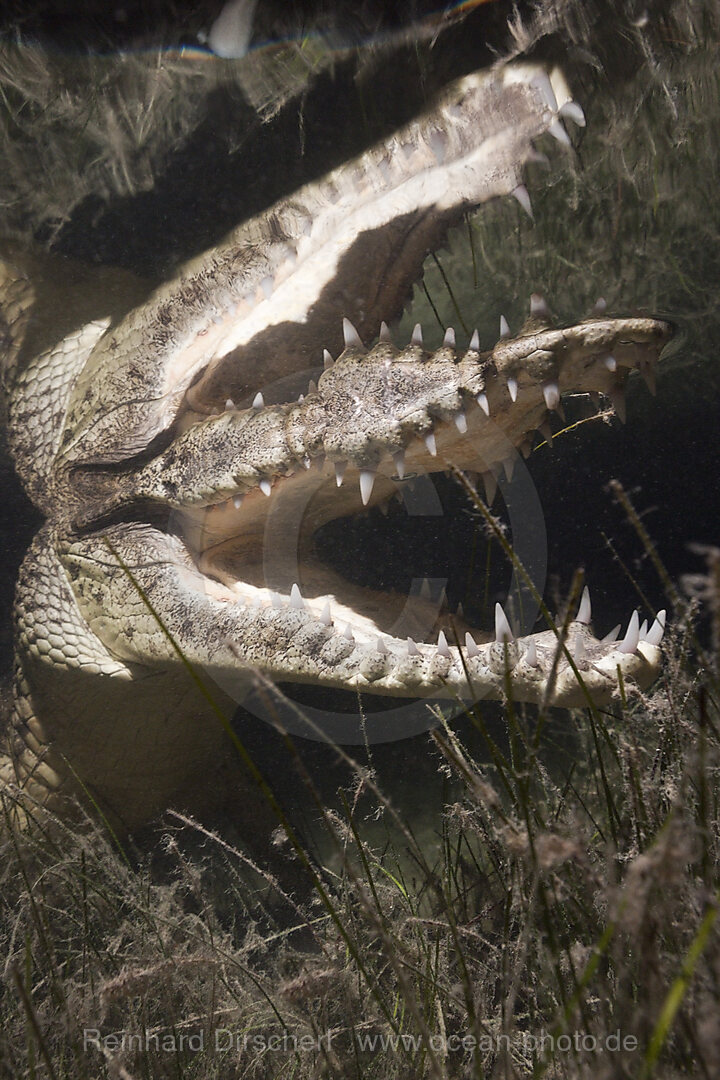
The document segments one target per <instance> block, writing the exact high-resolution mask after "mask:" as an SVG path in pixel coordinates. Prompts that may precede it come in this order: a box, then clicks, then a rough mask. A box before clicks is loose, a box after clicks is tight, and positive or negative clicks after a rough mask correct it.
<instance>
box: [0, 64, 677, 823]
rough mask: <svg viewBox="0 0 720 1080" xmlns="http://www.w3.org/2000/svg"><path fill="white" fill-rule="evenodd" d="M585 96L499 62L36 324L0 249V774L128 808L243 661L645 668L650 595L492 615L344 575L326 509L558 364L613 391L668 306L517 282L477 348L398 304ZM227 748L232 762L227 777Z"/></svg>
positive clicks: (531, 405)
mask: <svg viewBox="0 0 720 1080" xmlns="http://www.w3.org/2000/svg"><path fill="white" fill-rule="evenodd" d="M565 120H569V121H570V122H574V123H575V124H578V125H582V124H584V116H583V113H582V110H581V108H580V106H579V105H578V104H577V103H575V102H574V101H573V100H572V99H571V95H570V93H569V90H568V88H567V85H566V83H565V81H564V79H563V77H562V74H561V73H560V72H559V71H558V70H557V69H553V70H548V69H547V68H545V67H544V66H542V65H539V64H528V63H524V64H523V63H514V64H505V65H498V66H497V67H495V68H493V69H491V70H485V71H482V72H476V73H473V74H471V75H467V76H465V77H463V78H462V79H460V80H459V81H457V82H455V83H453V84H452V85H450V86H449V87H448V88H447V89H446V90H445V91H444V92H443V94H442V96H441V97H440V98H439V100H438V101H437V102H436V103H435V104H434V105H433V107H432V108H429V109H428V110H427V111H426V112H425V113H423V114H422V115H420V116H418V117H416V118H415V119H413V120H412V121H411V122H410V123H409V124H407V125H406V126H404V127H402V128H400V129H399V130H397V131H396V132H394V133H393V134H392V135H391V136H390V137H389V138H387V139H385V140H384V141H383V142H381V143H379V144H377V145H375V146H373V147H372V148H370V149H369V150H367V151H365V152H364V153H363V154H361V155H360V156H359V157H357V158H355V159H354V160H352V161H349V162H346V163H344V164H343V165H341V166H340V167H338V168H337V169H335V170H334V171H332V172H331V173H329V174H328V175H326V176H325V177H323V178H322V179H321V180H319V181H316V182H313V183H311V184H308V185H307V186H305V187H304V188H302V189H301V190H299V191H298V192H296V193H295V194H294V195H292V196H291V197H290V198H287V199H284V200H282V201H280V202H278V203H276V204H275V205H273V206H271V207H270V208H269V209H268V210H267V211H266V212H264V213H263V214H261V215H260V216H258V217H255V218H253V219H251V220H249V221H246V222H244V223H243V224H241V225H239V226H238V227H236V228H235V229H234V230H233V231H232V232H231V233H230V234H229V235H228V236H227V237H226V238H225V239H224V240H223V241H222V242H221V243H219V244H218V245H216V246H214V247H213V248H212V249H211V250H210V251H208V252H207V253H205V254H204V255H202V256H199V257H196V258H194V259H193V260H191V261H189V262H188V263H186V264H184V265H183V266H182V267H181V268H180V270H179V271H177V272H176V273H175V274H174V275H173V276H172V278H171V279H170V280H169V281H167V282H165V283H164V284H162V285H160V286H159V287H157V288H156V289H155V290H154V291H153V292H151V293H150V295H149V296H147V297H146V298H145V299H144V300H143V301H142V302H141V303H139V304H138V305H136V306H134V307H132V308H131V310H129V311H128V312H126V313H125V314H123V315H121V316H118V315H116V314H108V313H107V311H105V312H102V311H100V312H99V313H98V317H96V318H93V319H90V320H88V321H86V322H84V323H83V325H78V326H75V327H73V328H72V329H71V330H69V331H68V332H67V333H66V334H64V336H62V338H61V340H59V341H57V340H55V341H51V342H50V343H49V344H47V345H46V346H45V347H44V348H42V349H38V347H37V345H36V344H32V342H33V334H32V330H33V325H34V323H33V319H34V317H35V315H34V303H35V291H34V287H33V282H32V280H31V279H32V275H31V274H29V273H28V271H27V270H26V268H25V264H24V263H23V260H22V258H21V257H16V258H13V257H12V256H10V257H6V258H5V259H4V261H3V262H2V263H0V300H1V301H2V304H1V311H2V315H1V316H0V341H2V342H3V380H4V388H5V392H6V397H7V415H8V430H9V434H8V441H9V446H10V450H11V453H12V456H13V458H14V462H15V466H16V469H17V472H18V474H19V476H20V478H21V480H22V482H23V484H24V486H25V488H26V490H27V492H28V494H29V496H30V497H31V499H32V500H33V502H34V503H35V504H36V505H37V507H38V508H39V509H40V510H41V511H42V513H43V515H44V517H45V524H44V525H43V526H42V528H41V529H40V531H39V532H38V534H37V535H36V537H35V539H34V541H33V543H32V545H31V548H30V550H29V552H28V553H27V556H26V558H25V561H24V563H23V565H22V568H21V570H20V574H19V580H18V584H17V592H16V602H15V614H14V620H15V657H16V659H15V676H14V693H13V703H14V706H13V719H12V723H11V725H10V734H9V736H8V739H7V744H6V748H5V754H4V757H3V777H4V780H5V783H6V784H8V785H15V786H16V788H17V787H18V786H19V788H21V789H22V790H23V791H24V792H26V793H27V794H28V795H29V797H30V798H31V799H33V800H36V801H37V802H39V803H41V804H43V805H48V806H51V807H53V808H62V807H64V806H67V805H69V803H70V802H71V801H72V800H73V799H74V798H75V797H77V796H78V795H80V796H81V797H82V798H84V799H85V800H86V801H87V799H88V798H90V800H91V801H93V802H94V803H96V804H98V805H99V806H100V807H101V808H102V810H103V812H104V813H106V814H108V815H110V816H111V817H112V818H113V820H115V821H119V822H121V823H122V824H123V825H124V826H125V827H127V828H130V829H132V828H135V827H137V826H138V825H140V824H142V823H144V822H146V821H148V820H149V819H151V818H152V817H153V815H155V814H157V813H158V812H159V811H161V810H162V809H163V808H165V807H167V806H168V805H171V804H177V803H179V802H186V801H187V799H188V795H187V793H188V792H190V791H191V790H192V791H194V792H196V793H198V792H200V793H201V796H202V795H205V796H208V797H209V796H210V794H211V790H214V789H215V788H216V787H218V786H219V785H220V784H221V783H227V782H228V781H227V777H225V775H224V773H223V768H222V767H220V766H218V762H219V761H222V760H224V759H226V758H227V756H228V750H227V744H226V743H224V741H223V740H224V739H225V738H226V734H225V730H224V727H223V725H222V723H221V722H220V721H219V720H218V718H217V716H216V715H215V714H214V713H213V712H212V711H211V710H210V709H209V706H208V703H207V700H206V698H205V696H204V693H203V692H202V689H201V688H199V686H198V684H197V682H196V681H195V680H194V678H193V676H192V674H191V671H190V670H189V668H188V667H187V666H186V663H185V662H186V661H187V663H188V664H189V665H190V666H191V667H194V668H195V669H196V670H199V671H200V672H201V674H202V675H203V676H204V677H205V678H206V679H208V680H210V682H211V683H212V685H213V691H214V692H215V693H216V696H217V699H218V700H219V701H220V702H221V703H223V704H224V705H226V706H229V705H230V704H232V703H234V702H237V701H240V700H242V697H243V694H244V693H246V692H247V690H248V688H251V687H253V686H255V685H257V680H258V678H263V679H267V680H271V681H272V682H274V683H282V682H289V681H290V682H293V683H309V684H313V685H318V686H326V687H337V688H340V689H351V690H353V691H357V692H359V693H361V694H374V695H384V696H387V697H401V698H420V699H422V698H442V697H452V698H459V699H462V700H468V699H470V700H472V699H477V698H478V697H480V696H483V695H484V696H490V697H496V698H502V697H503V696H505V695H506V694H508V693H509V694H511V695H512V697H513V698H514V699H515V700H517V701H519V702H529V703H545V704H548V705H556V706H563V707H576V706H583V705H586V704H588V703H593V702H594V703H605V702H608V701H610V700H611V698H612V697H613V695H614V694H616V693H617V689H618V680H619V679H622V681H623V683H624V685H625V686H626V687H630V686H632V685H636V686H638V687H646V686H648V685H649V684H650V683H651V682H652V680H653V679H654V678H655V677H656V676H657V673H658V671H659V669H660V664H661V654H660V648H659V647H660V643H661V639H662V635H663V628H664V623H665V614H664V612H660V613H658V615H657V618H656V619H655V621H654V623H653V624H652V625H651V626H650V627H648V625H647V623H643V624H642V626H641V625H640V623H639V618H638V615H637V613H633V615H632V617H631V618H630V621H629V624H628V626H627V630H626V632H625V633H624V635H623V636H622V637H620V636H619V635H618V634H617V632H615V634H611V635H609V636H608V637H607V638H606V639H604V640H602V641H601V640H598V639H597V638H596V637H595V636H594V634H593V632H592V630H591V628H590V600H589V594H588V593H587V590H585V592H584V593H583V596H582V599H581V601H580V605H579V610H578V611H577V615H576V616H575V617H574V618H573V619H571V620H566V625H565V627H564V633H563V631H560V632H559V631H558V630H557V628H555V627H552V626H551V627H550V628H548V629H544V630H541V631H539V632H536V633H528V634H525V635H516V633H514V631H513V628H512V627H511V623H510V619H509V618H508V615H507V613H506V612H505V611H503V609H502V608H501V607H500V606H499V605H498V607H497V608H496V626H495V635H494V637H492V635H491V638H492V639H491V640H489V641H488V640H486V635H485V634H483V632H482V631H480V630H479V629H478V628H477V627H474V626H471V625H469V624H467V623H465V622H463V620H462V618H461V617H460V615H459V613H458V615H457V616H456V617H455V618H454V619H451V620H448V618H447V617H446V616H443V615H442V614H439V613H438V611H437V609H436V607H435V606H434V605H433V604H431V603H430V602H429V601H427V602H424V601H423V600H422V598H420V599H419V600H418V603H416V604H413V605H412V610H411V611H410V609H409V607H408V605H405V606H403V602H402V598H399V600H398V598H397V597H394V596H392V595H390V594H386V593H383V592H381V591H379V590H371V589H367V588H361V587H359V586H357V585H356V584H354V583H352V582H350V581H347V580H344V579H343V578H342V577H341V576H340V575H339V574H338V573H336V572H335V571H333V570H331V569H330V568H329V567H328V566H326V565H324V564H323V562H322V561H321V559H320V558H319V556H318V554H317V552H316V550H315V548H314V547H313V536H314V534H315V533H316V532H317V530H318V529H319V528H320V527H321V526H323V525H324V524H326V523H327V522H329V521H332V520H334V519H337V518H339V517H347V516H350V515H354V514H356V513H358V512H362V511H363V509H367V508H370V507H374V506H381V507H382V506H384V505H385V504H386V503H387V501H388V500H389V499H390V498H392V497H394V496H395V495H396V494H397V492H398V490H399V489H401V487H402V484H403V483H404V482H405V481H406V479H407V478H408V477H409V476H411V475H417V474H428V473H434V472H439V471H446V470H448V469H450V468H452V469H454V470H457V471H459V472H463V473H466V474H468V475H471V476H472V475H479V474H482V475H483V476H484V477H485V480H486V482H487V484H488V486H489V487H491V486H492V484H493V482H494V480H493V478H494V476H495V474H496V472H497V470H498V468H499V467H500V465H501V463H502V462H506V461H508V460H509V459H512V458H513V456H514V454H515V452H516V451H515V448H517V447H522V446H526V445H527V444H528V442H529V440H531V439H532V438H533V436H534V433H535V432H536V430H537V429H540V430H543V429H546V425H547V421H548V417H549V416H550V414H551V413H552V412H554V411H556V410H559V409H561V407H562V406H561V396H562V395H563V394H565V393H568V392H574V393H586V394H600V395H605V397H606V398H607V399H608V401H609V402H610V403H614V406H615V408H616V411H618V412H621V410H622V407H623V405H622V403H623V396H622V394H623V384H624V381H625V379H626V378H627V375H628V373H629V372H630V371H631V370H632V369H639V370H640V371H641V372H643V373H644V374H646V375H648V376H650V373H652V372H653V370H654V365H655V362H656V361H657V360H658V358H659V357H660V355H661V353H662V351H663V349H664V347H665V345H666V344H667V342H668V341H669V339H670V337H671V335H672V328H671V326H670V325H669V324H668V323H667V322H664V321H662V320H659V319H655V318H650V317H645V316H643V317H640V316H637V317H624V318H613V317H610V316H609V315H608V314H607V313H606V312H602V311H600V310H598V311H596V312H595V313H594V314H593V315H592V316H591V317H589V318H588V319H586V320H585V321H584V322H582V323H579V324H578V325H575V326H571V327H565V328H558V327H556V326H554V325H553V324H552V323H551V322H550V320H549V317H548V314H547V311H546V308H545V305H544V302H543V301H542V300H541V299H540V298H539V297H537V296H536V297H533V301H532V305H531V312H530V317H529V319H528V321H527V322H526V324H525V325H524V327H523V328H522V329H521V331H520V332H519V333H518V334H517V335H516V336H514V337H513V336H511V335H510V333H509V330H508V327H507V325H506V323H505V321H504V320H501V335H500V338H499V340H498V341H497V343H496V344H495V345H494V347H493V348H492V349H490V350H483V349H482V348H481V345H480V341H479V337H478V334H477V332H475V333H473V334H472V336H471V337H470V338H469V341H468V342H467V344H464V345H461V344H459V343H458V341H457V340H456V335H455V332H454V330H453V329H452V328H447V330H446V332H445V336H444V339H443V342H442V345H441V347H440V348H439V349H436V350H434V351H429V350H427V349H426V348H425V346H424V343H423V335H422V330H421V328H420V327H419V326H418V327H416V329H415V331H414V332H413V334H412V338H411V340H410V341H409V343H408V344H407V345H404V346H403V347H398V346H396V345H395V344H394V343H393V341H392V339H391V335H390V331H389V330H388V323H390V322H391V321H392V320H393V319H394V318H395V317H396V316H397V315H398V314H399V313H400V312H401V311H402V308H403V305H404V303H405V301H406V299H407V296H408V293H409V292H410V291H411V289H412V285H413V283H414V282H415V281H416V280H417V278H418V277H419V275H420V274H421V271H422V264H423V260H424V258H425V257H426V255H427V253H428V252H429V251H431V250H435V249H437V247H438V246H439V245H440V244H441V243H442V242H443V241H444V239H445V237H446V235H447V232H448V230H449V229H450V227H451V226H453V225H455V224H457V223H458V222H459V221H461V220H462V218H463V216H464V215H466V214H467V213H468V211H470V210H472V209H474V208H476V207H477V206H478V205H480V204H481V203H483V202H485V201H487V200H489V199H493V198H498V197H502V196H511V195H512V196H514V197H515V198H516V199H517V200H518V202H519V203H520V205H521V206H522V207H523V209H524V210H525V211H526V212H527V213H529V214H530V215H531V216H532V206H531V204H530V199H529V195H528V192H527V189H526V187H525V185H524V184H523V176H522V170H523V166H524V164H525V163H526V162H527V161H528V160H529V159H532V158H533V157H535V156H537V154H538V151H537V150H536V149H535V142H536V141H537V140H538V139H539V138H540V137H541V136H543V135H544V134H545V133H549V134H550V135H551V136H554V137H555V139H557V140H558V142H560V143H563V144H565V145H567V144H568V143H569V141H570V140H569V136H568V134H567V130H566V128H565V126H564V123H563V121H565ZM221 776H222V777H223V779H222V780H221V779H220V777H221Z"/></svg>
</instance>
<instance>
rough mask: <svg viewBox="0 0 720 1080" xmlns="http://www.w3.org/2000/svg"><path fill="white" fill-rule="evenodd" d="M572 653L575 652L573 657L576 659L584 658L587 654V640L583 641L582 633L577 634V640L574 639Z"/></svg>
mask: <svg viewBox="0 0 720 1080" xmlns="http://www.w3.org/2000/svg"><path fill="white" fill-rule="evenodd" d="M572 654H573V658H574V659H575V660H584V659H585V657H586V656H587V650H586V648H585V642H584V641H583V639H582V637H581V636H580V634H576V635H575V640H574V641H573V648H572Z"/></svg>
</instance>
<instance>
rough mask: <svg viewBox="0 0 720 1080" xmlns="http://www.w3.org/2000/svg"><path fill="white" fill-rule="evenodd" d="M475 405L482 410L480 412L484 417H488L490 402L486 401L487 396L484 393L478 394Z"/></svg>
mask: <svg viewBox="0 0 720 1080" xmlns="http://www.w3.org/2000/svg"><path fill="white" fill-rule="evenodd" d="M477 403H478V405H479V406H480V408H481V409H482V411H483V412H484V413H485V415H486V416H489V415H490V402H489V401H488V396H487V394H486V393H485V392H484V391H482V392H481V393H479V394H478V396H477Z"/></svg>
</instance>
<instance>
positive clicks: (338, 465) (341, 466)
mask: <svg viewBox="0 0 720 1080" xmlns="http://www.w3.org/2000/svg"><path fill="white" fill-rule="evenodd" d="M346 469H347V461H336V462H335V483H336V484H337V486H338V487H342V482H343V476H344V475H345V470H346Z"/></svg>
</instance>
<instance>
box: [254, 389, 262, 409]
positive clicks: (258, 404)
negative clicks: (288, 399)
mask: <svg viewBox="0 0 720 1080" xmlns="http://www.w3.org/2000/svg"><path fill="white" fill-rule="evenodd" d="M252 407H253V409H264V408H265V398H264V397H263V396H262V394H261V393H260V391H258V392H257V394H256V395H255V397H254V398H253V403H252Z"/></svg>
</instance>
